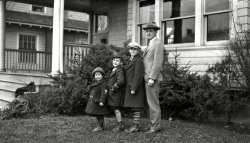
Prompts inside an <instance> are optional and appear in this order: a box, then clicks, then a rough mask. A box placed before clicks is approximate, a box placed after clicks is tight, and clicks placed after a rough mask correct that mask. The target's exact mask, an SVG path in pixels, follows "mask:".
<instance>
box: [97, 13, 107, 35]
mask: <svg viewBox="0 0 250 143" xmlns="http://www.w3.org/2000/svg"><path fill="white" fill-rule="evenodd" d="M96 22H97V23H96V32H103V31H106V30H107V29H108V16H106V15H98V16H97V20H96Z"/></svg>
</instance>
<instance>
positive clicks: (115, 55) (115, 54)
mask: <svg viewBox="0 0 250 143" xmlns="http://www.w3.org/2000/svg"><path fill="white" fill-rule="evenodd" d="M114 58H120V59H121V60H123V58H122V56H121V55H120V54H119V53H117V52H114V53H113V57H112V59H114Z"/></svg>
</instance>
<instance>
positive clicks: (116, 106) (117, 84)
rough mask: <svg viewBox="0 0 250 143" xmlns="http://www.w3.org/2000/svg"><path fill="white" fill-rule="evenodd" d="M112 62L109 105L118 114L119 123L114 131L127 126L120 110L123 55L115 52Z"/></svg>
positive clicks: (122, 89) (122, 83)
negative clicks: (123, 121)
mask: <svg viewBox="0 0 250 143" xmlns="http://www.w3.org/2000/svg"><path fill="white" fill-rule="evenodd" d="M112 64H113V69H112V72H111V73H110V75H109V79H108V87H109V95H108V99H107V105H108V108H109V109H110V110H112V111H114V113H115V116H116V121H117V125H116V126H115V127H114V128H113V131H122V130H124V128H125V126H124V124H123V123H122V116H121V111H120V107H121V106H122V98H123V93H124V71H123V68H122V57H121V56H120V55H119V54H118V53H114V55H113V60H112Z"/></svg>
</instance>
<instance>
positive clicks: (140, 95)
mask: <svg viewBox="0 0 250 143" xmlns="http://www.w3.org/2000/svg"><path fill="white" fill-rule="evenodd" d="M128 48H129V53H130V55H131V56H130V59H129V61H128V62H127V63H126V65H125V67H124V69H125V74H126V76H125V77H126V91H125V97H124V107H128V108H130V109H131V112H132V118H133V125H132V126H131V127H130V128H128V129H126V130H125V132H138V131H139V122H140V118H141V112H142V110H143V109H144V108H145V105H146V94H145V82H144V64H143V59H142V57H141V56H140V54H139V53H140V46H139V44H137V43H130V44H129V45H128Z"/></svg>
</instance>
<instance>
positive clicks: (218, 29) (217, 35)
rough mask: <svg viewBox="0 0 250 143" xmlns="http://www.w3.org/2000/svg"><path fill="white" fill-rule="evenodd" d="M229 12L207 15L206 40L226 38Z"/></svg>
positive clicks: (227, 37)
mask: <svg viewBox="0 0 250 143" xmlns="http://www.w3.org/2000/svg"><path fill="white" fill-rule="evenodd" d="M228 33H229V13H222V14H214V15H208V16H207V41H217V40H228V39H229V36H228Z"/></svg>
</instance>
